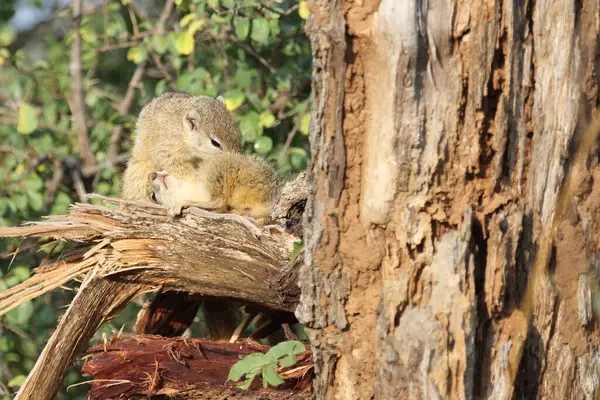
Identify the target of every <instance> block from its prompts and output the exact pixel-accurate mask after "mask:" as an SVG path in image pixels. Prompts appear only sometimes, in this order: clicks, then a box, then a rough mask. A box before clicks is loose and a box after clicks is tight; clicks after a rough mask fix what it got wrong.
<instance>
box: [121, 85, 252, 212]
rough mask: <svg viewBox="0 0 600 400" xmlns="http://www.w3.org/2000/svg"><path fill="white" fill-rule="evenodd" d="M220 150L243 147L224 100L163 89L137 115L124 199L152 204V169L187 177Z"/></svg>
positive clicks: (237, 149)
mask: <svg viewBox="0 0 600 400" xmlns="http://www.w3.org/2000/svg"><path fill="white" fill-rule="evenodd" d="M221 151H223V152H236V153H241V151H242V140H241V134H240V131H239V129H238V127H237V125H236V123H235V120H234V119H233V116H232V115H231V114H230V113H229V111H227V109H226V108H225V104H224V101H223V99H222V98H221V97H217V98H216V99H213V98H212V97H208V96H191V95H188V94H184V93H165V94H163V95H161V96H159V97H157V98H155V99H154V100H152V101H151V102H150V103H148V104H147V105H146V106H144V108H143V109H142V111H141V113H140V116H139V118H138V120H137V123H136V128H135V140H134V145H133V151H132V155H131V159H130V160H129V163H128V164H127V169H126V170H125V174H124V175H123V184H122V187H121V198H123V199H126V200H137V201H143V202H148V203H149V202H151V201H152V199H151V196H152V192H153V189H152V184H151V180H150V175H151V174H153V173H155V172H156V171H167V172H168V173H169V174H171V175H173V176H175V177H180V178H185V177H188V176H190V174H191V173H192V171H195V170H196V168H197V167H198V166H199V165H200V164H201V163H202V162H203V161H204V159H205V158H206V157H209V156H211V155H213V154H216V153H219V152H221Z"/></svg>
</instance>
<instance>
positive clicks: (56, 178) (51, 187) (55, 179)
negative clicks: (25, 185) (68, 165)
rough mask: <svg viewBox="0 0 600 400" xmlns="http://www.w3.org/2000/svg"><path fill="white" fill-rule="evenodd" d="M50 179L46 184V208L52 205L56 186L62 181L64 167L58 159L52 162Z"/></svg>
mask: <svg viewBox="0 0 600 400" xmlns="http://www.w3.org/2000/svg"><path fill="white" fill-rule="evenodd" d="M52 169H53V171H52V179H51V180H50V183H49V184H48V192H47V193H48V197H47V200H46V208H47V209H50V207H52V204H54V198H55V197H56V192H57V190H58V187H59V186H60V183H61V182H62V179H63V176H64V172H65V171H64V167H63V165H62V163H61V162H60V160H56V159H55V160H54V161H53V162H52Z"/></svg>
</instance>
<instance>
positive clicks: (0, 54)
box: [0, 49, 10, 65]
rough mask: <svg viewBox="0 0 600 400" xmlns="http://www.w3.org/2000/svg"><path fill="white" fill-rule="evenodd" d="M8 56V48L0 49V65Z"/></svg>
mask: <svg viewBox="0 0 600 400" xmlns="http://www.w3.org/2000/svg"><path fill="white" fill-rule="evenodd" d="M9 58H10V51H8V49H0V65H2V64H4V63H5V62H6V60H8V59H9Z"/></svg>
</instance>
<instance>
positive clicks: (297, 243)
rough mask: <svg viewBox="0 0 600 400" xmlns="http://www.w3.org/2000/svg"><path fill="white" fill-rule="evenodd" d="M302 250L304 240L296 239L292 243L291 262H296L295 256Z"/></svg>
mask: <svg viewBox="0 0 600 400" xmlns="http://www.w3.org/2000/svg"><path fill="white" fill-rule="evenodd" d="M302 250H304V240H296V241H295V242H294V244H293V248H292V255H291V257H290V262H291V263H292V264H293V263H295V262H296V258H297V257H298V254H300V252H301V251H302Z"/></svg>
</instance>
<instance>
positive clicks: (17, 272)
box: [11, 265, 31, 282]
mask: <svg viewBox="0 0 600 400" xmlns="http://www.w3.org/2000/svg"><path fill="white" fill-rule="evenodd" d="M11 272H12V276H14V277H15V278H17V279H18V281H19V282H23V281H24V280H26V279H29V277H30V276H31V271H30V270H29V268H27V267H26V266H24V265H19V266H18V267H14V268H13V269H12V270H11Z"/></svg>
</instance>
